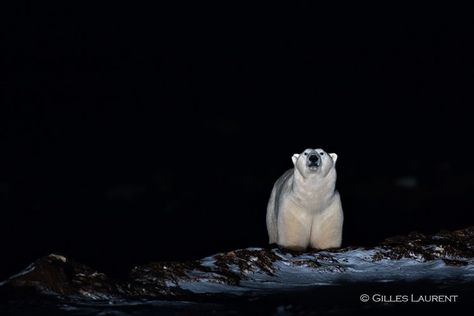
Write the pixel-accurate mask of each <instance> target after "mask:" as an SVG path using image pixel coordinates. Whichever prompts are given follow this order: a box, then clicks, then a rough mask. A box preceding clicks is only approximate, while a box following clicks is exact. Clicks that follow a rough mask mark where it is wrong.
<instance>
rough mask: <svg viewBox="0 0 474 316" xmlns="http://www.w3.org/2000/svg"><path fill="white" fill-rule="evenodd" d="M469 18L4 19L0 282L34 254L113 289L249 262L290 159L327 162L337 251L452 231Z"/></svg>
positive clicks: (467, 154) (358, 10)
mask: <svg viewBox="0 0 474 316" xmlns="http://www.w3.org/2000/svg"><path fill="white" fill-rule="evenodd" d="M470 12H472V7H449V8H447V7H434V6H432V7H408V8H400V7H398V8H397V7H389V6H387V7H360V6H359V5H353V6H352V7H341V8H336V9H335V8H327V7H321V6H317V5H315V4H311V3H310V2H298V3H293V4H276V3H273V4H271V5H263V4H260V5H256V4H252V5H249V6H244V5H242V4H240V5H239V6H237V5H236V6H233V5H230V4H227V5H225V6H224V5H222V4H220V5H216V4H212V5H211V4H207V5H204V4H201V3H200V4H199V5H198V4H194V5H185V4H175V5H168V4H162V5H160V7H158V6H156V7H151V6H149V7H145V6H140V5H138V4H133V5H131V4H127V5H122V4H117V3H115V4H113V5H110V6H109V5H102V6H97V5H95V6H91V7H85V6H79V5H78V6H73V5H64V4H62V5H55V6H50V7H48V6H45V5H43V4H37V5H33V6H23V7H21V6H18V7H16V8H12V9H9V10H4V11H3V14H4V15H6V17H9V19H4V20H5V21H7V23H6V26H5V27H4V29H3V31H2V38H3V40H2V42H3V45H2V54H1V55H2V64H1V67H2V74H1V81H0V84H1V94H0V98H1V99H0V102H1V104H2V107H1V108H2V110H1V111H2V115H1V117H2V121H3V122H4V123H2V124H1V126H0V131H1V148H2V150H1V158H0V159H1V172H0V197H1V199H0V203H1V205H0V207H1V221H0V223H1V225H2V229H1V232H0V240H1V241H0V246H1V249H2V250H3V251H2V257H4V258H5V259H2V263H1V266H0V268H1V269H0V270H1V274H0V276H1V277H2V278H3V277H6V276H7V275H8V274H11V273H12V272H16V271H17V270H19V269H20V268H22V267H23V265H25V264H26V263H28V262H29V261H31V260H32V259H34V258H36V257H38V256H41V255H45V254H48V253H51V252H59V253H63V254H66V255H68V256H72V257H74V258H77V259H78V260H80V261H84V262H86V263H89V264H91V265H93V266H96V267H98V268H101V269H103V270H107V271H109V272H110V273H117V274H121V273H124V272H126V271H127V270H128V269H129V268H130V267H131V266H133V265H135V264H139V263H144V262H147V261H151V260H181V259H189V258H196V257H200V256H204V255H208V254H211V253H213V252H218V251H222V250H228V249H232V248H236V247H247V246H262V245H265V244H266V230H265V208H266V202H267V199H268V197H269V194H270V191H271V187H272V185H273V182H274V181H275V180H276V179H277V178H278V177H279V176H280V175H281V174H282V173H283V172H284V171H285V170H286V169H288V168H290V167H291V160H290V157H291V155H292V154H293V153H294V152H300V151H302V150H303V149H304V148H307V147H323V148H325V149H326V150H327V151H331V152H332V151H333V152H337V153H338V154H339V157H340V158H339V160H338V175H339V179H338V188H339V190H340V192H341V195H342V202H343V206H344V211H345V214H346V222H345V230H344V236H345V238H344V243H345V244H346V245H355V244H370V243H374V242H377V241H378V240H380V239H382V238H384V237H388V236H390V235H394V234H399V233H400V234H401V233H405V232H408V231H410V230H420V231H424V232H432V231H437V230H439V229H454V228H462V227H465V226H469V225H472V224H473V219H474V217H473V215H472V206H471V205H472V202H473V198H472V196H473V193H474V192H473V187H474V186H473V185H474V183H473V182H474V178H473V168H472V155H471V148H470V147H471V143H472V141H471V139H472V136H471V135H472V131H471V130H472V128H471V126H472V116H471V115H470V114H469V108H470V107H471V106H472V104H473V102H472V101H473V98H472V94H473V80H472V79H473V70H474V67H473V66H474V65H473V57H472V56H474V51H473V42H472V39H473V20H472V18H471V14H470ZM407 183H408V184H407ZM446 214H448V215H446Z"/></svg>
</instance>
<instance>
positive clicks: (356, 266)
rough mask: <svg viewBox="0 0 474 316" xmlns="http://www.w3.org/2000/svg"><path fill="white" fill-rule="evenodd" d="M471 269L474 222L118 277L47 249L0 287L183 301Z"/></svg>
mask: <svg viewBox="0 0 474 316" xmlns="http://www.w3.org/2000/svg"><path fill="white" fill-rule="evenodd" d="M473 269H474V227H469V228H466V229H462V230H457V231H453V232H449V231H442V232H439V233H437V234H435V235H430V236H428V235H424V234H421V233H410V234H408V235H406V236H395V237H392V238H388V239H386V240H384V241H383V242H381V243H380V245H379V246H377V247H374V248H354V247H348V248H342V249H332V250H324V251H322V250H321V251H318V250H312V251H308V252H295V251H288V250H285V249H280V248H278V247H274V246H273V247H268V248H247V249H238V250H234V251H229V252H225V253H219V254H215V255H213V256H209V257H207V258H203V259H201V260H195V261H186V262H155V263H150V264H147V265H143V266H139V267H135V268H134V269H133V270H132V271H131V272H130V275H129V277H128V279H127V280H125V281H117V280H113V279H110V278H109V277H107V276H106V275H105V274H103V273H100V272H98V271H96V270H94V269H93V268H90V267H87V266H85V265H83V264H80V263H78V262H75V261H74V260H72V259H69V258H65V257H63V256H60V255H55V254H52V255H49V256H47V257H44V258H40V259H38V260H37V261H35V262H34V263H32V264H31V265H30V266H28V267H27V268H26V269H24V270H23V271H22V272H20V273H18V274H16V275H14V276H12V277H11V278H9V279H8V280H6V281H4V282H2V283H1V284H0V291H2V292H3V293H7V294H9V295H12V293H14V294H15V295H17V296H18V295H19V296H21V295H24V293H35V295H42V296H49V297H51V296H54V297H57V298H60V299H70V298H78V299H81V300H89V301H91V300H92V301H114V300H123V299H147V298H153V299H161V298H163V299H173V298H176V299H183V298H186V299H189V298H193V297H194V298H196V297H199V296H202V295H208V294H210V293H214V294H215V293H224V294H239V295H243V294H245V293H247V292H249V291H252V292H255V291H257V292H262V293H266V292H271V291H275V290H279V289H280V290H281V289H284V288H289V287H292V288H294V287H307V286H313V287H314V286H318V285H321V284H325V285H327V284H331V285H337V284H343V283H347V282H353V283H357V282H367V281H369V282H379V281H380V282H382V281H383V282H396V281H414V280H420V279H424V280H425V279H432V280H434V281H436V280H438V281H440V280H448V279H453V280H462V281H463V282H474V274H473V273H472V270H473Z"/></svg>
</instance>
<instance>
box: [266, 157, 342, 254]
mask: <svg viewBox="0 0 474 316" xmlns="http://www.w3.org/2000/svg"><path fill="white" fill-rule="evenodd" d="M291 159H292V161H293V165H294V168H293V169H290V170H288V171H286V172H285V173H284V174H283V175H282V176H281V177H280V178H279V179H278V180H277V181H276V182H275V185H274V186H273V190H272V193H271V195H270V200H269V201H268V206H267V230H268V236H269V239H270V240H269V242H270V244H272V243H276V244H278V245H280V246H282V247H284V248H288V249H291V250H304V249H306V248H308V247H311V248H316V249H327V248H335V247H340V246H341V241H342V223H343V221H344V216H343V213H342V205H341V199H340V197H339V193H338V192H337V191H336V189H335V186H336V168H335V166H336V160H337V155H336V154H334V153H331V154H327V153H326V152H325V151H324V150H323V149H321V148H317V149H311V148H308V149H306V150H305V151H303V153H301V154H294V155H293V157H292V158H291Z"/></svg>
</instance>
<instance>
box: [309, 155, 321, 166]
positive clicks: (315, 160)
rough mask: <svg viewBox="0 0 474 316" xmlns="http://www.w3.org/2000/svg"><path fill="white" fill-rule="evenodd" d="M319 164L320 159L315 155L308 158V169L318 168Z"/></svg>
mask: <svg viewBox="0 0 474 316" xmlns="http://www.w3.org/2000/svg"><path fill="white" fill-rule="evenodd" d="M320 163H321V158H320V157H319V155H318V154H317V153H312V154H310V155H309V156H308V166H309V167H319V165H320Z"/></svg>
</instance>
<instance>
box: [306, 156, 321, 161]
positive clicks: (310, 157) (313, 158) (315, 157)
mask: <svg viewBox="0 0 474 316" xmlns="http://www.w3.org/2000/svg"><path fill="white" fill-rule="evenodd" d="M308 159H309V161H311V162H317V161H318V160H319V157H318V155H310V156H309V157H308Z"/></svg>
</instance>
